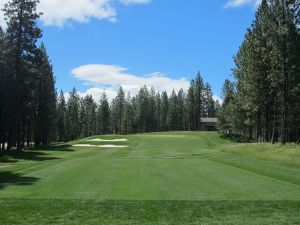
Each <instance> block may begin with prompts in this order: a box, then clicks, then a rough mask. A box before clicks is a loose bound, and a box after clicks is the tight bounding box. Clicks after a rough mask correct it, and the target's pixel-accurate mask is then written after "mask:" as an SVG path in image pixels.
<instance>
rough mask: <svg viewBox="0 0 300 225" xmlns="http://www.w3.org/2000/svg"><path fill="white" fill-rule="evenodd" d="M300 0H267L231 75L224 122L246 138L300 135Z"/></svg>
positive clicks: (230, 130)
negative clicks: (232, 78) (232, 79)
mask: <svg viewBox="0 0 300 225" xmlns="http://www.w3.org/2000/svg"><path fill="white" fill-rule="evenodd" d="M299 8H300V2H299V0H263V1H262V3H261V5H260V6H259V8H258V11H257V13H256V17H255V20H254V21H253V23H252V25H251V27H250V28H249V29H248V31H247V33H246V35H245V39H244V41H243V43H242V45H241V47H240V49H239V51H238V53H237V55H236V56H235V58H234V60H235V64H236V66H235V68H234V69H233V76H234V78H235V80H234V81H230V80H226V81H225V83H224V87H223V97H224V103H223V105H222V108H221V109H220V111H219V113H218V118H219V124H218V127H219V129H220V131H222V133H223V134H224V135H229V136H231V137H235V138H239V139H241V140H243V141H265V142H272V143H274V142H277V141H279V142H281V143H283V144H284V143H286V142H291V141H298V142H299V141H300V116H299V113H300V29H299V28H300V9H299Z"/></svg>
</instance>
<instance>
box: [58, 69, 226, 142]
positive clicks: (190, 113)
mask: <svg viewBox="0 0 300 225" xmlns="http://www.w3.org/2000/svg"><path fill="white" fill-rule="evenodd" d="M219 107H220V105H219V103H218V102H215V100H214V99H213V93H212V90H211V87H210V85H209V84H208V83H206V84H205V83H204V82H203V79H202V77H201V75H200V73H198V74H197V76H196V78H195V80H192V81H191V85H190V87H189V90H188V91H187V92H185V91H183V90H180V91H179V92H178V93H176V92H175V91H174V90H173V92H172V93H171V94H170V95H168V93H167V92H166V91H164V92H162V93H160V92H157V91H155V89H154V88H148V87H147V86H144V87H142V88H141V89H140V90H139V92H138V93H137V94H136V95H135V96H133V97H131V96H130V93H127V94H126V93H125V92H124V90H123V88H122V87H120V88H119V90H118V92H117V96H116V97H115V98H114V99H113V100H112V101H111V102H109V101H108V98H107V96H106V94H105V93H103V95H102V96H101V98H100V100H99V101H98V102H95V100H94V99H93V97H92V96H91V95H87V96H85V97H80V95H79V94H78V92H77V91H76V89H75V88H74V89H73V90H72V92H70V93H69V97H68V99H67V100H66V99H65V94H64V93H63V92H62V91H61V92H60V94H59V96H58V100H57V121H56V127H57V132H56V134H57V140H58V141H69V140H75V139H78V138H83V137H87V136H91V135H100V134H101V135H102V134H109V133H114V134H131V133H143V132H156V131H184V130H186V131H188V130H191V131H197V130H199V129H200V123H201V120H200V118H201V117H215V116H216V112H217V109H218V108H219Z"/></svg>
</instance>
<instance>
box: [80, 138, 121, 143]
mask: <svg viewBox="0 0 300 225" xmlns="http://www.w3.org/2000/svg"><path fill="white" fill-rule="evenodd" d="M86 141H94V142H126V141H127V139H113V140H105V139H100V138H97V139H91V140H86Z"/></svg>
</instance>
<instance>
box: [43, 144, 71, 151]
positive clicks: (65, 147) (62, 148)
mask: <svg viewBox="0 0 300 225" xmlns="http://www.w3.org/2000/svg"><path fill="white" fill-rule="evenodd" d="M71 147H72V145H49V146H46V147H43V148H42V150H43V151H53V152H73V151H74V150H73V149H71Z"/></svg>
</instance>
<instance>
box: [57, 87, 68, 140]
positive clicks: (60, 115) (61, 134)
mask: <svg viewBox="0 0 300 225" xmlns="http://www.w3.org/2000/svg"><path fill="white" fill-rule="evenodd" d="M66 124H67V106H66V100H65V95H64V93H63V91H62V90H61V91H60V94H59V97H58V99H57V134H58V141H59V142H63V141H67V135H66V129H67V128H66Z"/></svg>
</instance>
